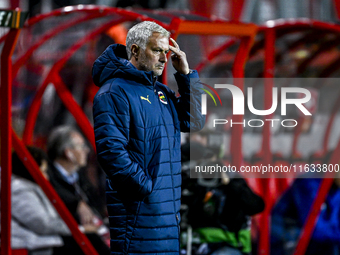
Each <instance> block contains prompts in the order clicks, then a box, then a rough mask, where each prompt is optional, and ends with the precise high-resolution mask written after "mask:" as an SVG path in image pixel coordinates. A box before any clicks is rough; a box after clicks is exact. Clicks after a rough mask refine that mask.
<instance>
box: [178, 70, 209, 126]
mask: <svg viewBox="0 0 340 255" xmlns="http://www.w3.org/2000/svg"><path fill="white" fill-rule="evenodd" d="M175 79H176V82H177V84H178V92H179V94H180V97H178V98H177V102H176V111H177V114H178V118H179V120H180V122H181V131H182V132H195V131H199V130H201V129H202V128H203V127H204V124H205V116H204V115H202V113H201V94H202V93H203V90H201V89H200V88H202V83H201V82H200V80H199V77H198V74H197V71H195V70H193V71H192V73H190V74H188V75H184V74H180V73H176V74H175Z"/></svg>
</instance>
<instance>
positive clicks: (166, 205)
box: [92, 21, 205, 255]
mask: <svg viewBox="0 0 340 255" xmlns="http://www.w3.org/2000/svg"><path fill="white" fill-rule="evenodd" d="M169 37H170V33H169V32H168V31H167V30H165V29H164V28H163V27H161V26H160V25H158V24H156V23H154V22H150V21H144V22H142V23H139V24H137V25H135V26H133V27H132V28H131V29H130V30H129V32H128V34H127V39H126V45H127V46H123V45H119V44H114V45H110V46H109V47H108V48H107V49H106V50H105V51H104V53H103V54H102V55H101V56H100V57H99V58H98V59H97V60H96V61H95V63H94V65H93V69H92V75H93V81H94V83H95V84H96V85H97V86H99V87H100V89H99V91H98V93H97V94H96V96H95V98H94V103H93V117H94V132H95V139H96V147H97V157H98V161H99V163H100V165H101V167H102V168H103V170H104V171H105V173H106V174H107V181H106V190H107V197H106V198H107V208H108V213H109V219H110V235H111V254H169V255H170V254H179V252H180V242H179V234H180V229H179V224H180V213H179V210H180V204H181V148H180V146H181V132H189V131H198V130H200V129H201V128H203V126H204V122H205V118H204V116H202V114H201V102H200V99H201V94H202V90H201V89H200V88H202V84H201V83H200V81H199V78H198V74H197V72H196V71H194V70H190V69H189V64H188V62H187V58H186V54H185V53H184V52H183V51H181V50H180V48H179V45H178V44H177V43H176V42H175V40H173V39H172V38H170V40H171V42H172V44H173V46H171V45H169ZM169 51H171V52H172V55H171V60H172V65H173V67H174V68H175V70H176V71H177V73H176V74H175V79H176V81H177V84H178V91H179V94H180V96H179V97H177V96H176V95H175V93H174V92H173V91H172V90H170V89H169V88H168V87H167V86H166V85H164V84H162V83H160V82H158V81H157V77H158V76H160V75H161V74H162V73H163V70H164V68H165V64H166V62H167V53H168V52H169Z"/></svg>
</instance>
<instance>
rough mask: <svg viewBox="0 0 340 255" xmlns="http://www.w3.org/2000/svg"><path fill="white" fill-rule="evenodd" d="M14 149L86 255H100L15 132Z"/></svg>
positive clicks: (13, 137)
mask: <svg viewBox="0 0 340 255" xmlns="http://www.w3.org/2000/svg"><path fill="white" fill-rule="evenodd" d="M12 140H13V147H14V149H15V151H16V153H17V154H18V156H19V158H20V160H21V161H22V163H23V164H24V165H25V167H26V168H27V170H28V171H29V173H30V174H31V176H32V177H33V179H34V180H35V181H36V183H37V184H38V185H39V186H40V187H41V188H42V190H43V191H44V193H45V194H46V196H47V197H48V199H49V200H50V201H51V203H52V204H53V206H54V207H55V209H56V210H57V211H58V213H59V215H60V217H61V218H62V219H63V220H64V221H65V223H66V224H67V226H68V228H69V229H70V231H71V233H72V235H73V237H74V239H75V241H76V242H77V243H78V245H79V246H80V248H81V249H82V250H83V252H84V254H86V255H98V253H97V251H96V250H95V249H94V248H93V246H92V244H91V243H90V241H89V240H88V239H87V237H86V236H85V235H84V234H83V233H82V232H80V230H79V228H78V223H77V222H76V221H75V219H74V218H73V216H72V214H71V213H70V211H69V210H68V209H67V207H66V205H65V204H64V202H63V201H62V200H61V198H60V197H59V195H58V194H57V192H56V191H55V190H54V188H53V187H52V185H51V184H50V182H49V181H47V180H46V179H45V177H44V176H43V174H42V173H41V171H40V169H39V166H38V164H37V163H36V162H35V160H34V158H33V157H32V156H31V154H30V153H29V151H28V150H27V148H26V147H25V145H24V144H23V143H22V142H21V141H20V139H19V138H18V137H17V135H16V134H15V132H14V131H12Z"/></svg>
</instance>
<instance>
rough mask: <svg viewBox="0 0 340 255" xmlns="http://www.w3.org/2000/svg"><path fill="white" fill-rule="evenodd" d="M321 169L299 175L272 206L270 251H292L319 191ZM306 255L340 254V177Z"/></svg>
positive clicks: (276, 253)
mask: <svg viewBox="0 0 340 255" xmlns="http://www.w3.org/2000/svg"><path fill="white" fill-rule="evenodd" d="M320 177H321V175H320V174H319V173H307V174H305V175H303V176H302V178H297V179H296V180H295V181H294V182H293V184H292V185H291V186H290V187H289V188H288V189H287V190H286V191H285V192H284V193H283V195H282V197H281V198H280V199H279V200H278V202H277V203H276V204H275V206H274V207H273V210H272V217H271V222H272V224H271V240H270V241H271V244H270V245H271V254H272V255H290V254H293V252H294V250H295V248H296V245H297V241H298V240H299V236H300V232H301V229H302V227H303V226H304V223H305V221H306V219H307V217H308V214H309V213H310V208H311V207H312V205H313V201H314V199H315V197H316V196H317V193H318V191H319V188H320V185H321V182H322V178H320ZM305 254H306V255H319V254H327V255H338V254H340V178H339V175H338V176H337V177H336V178H334V183H333V185H332V187H331V189H330V190H329V192H328V195H327V197H326V200H325V201H324V203H323V205H322V207H321V210H320V214H319V216H318V219H317V221H316V225H315V228H314V231H313V234H312V236H311V239H310V241H309V245H308V248H307V250H306V253H305Z"/></svg>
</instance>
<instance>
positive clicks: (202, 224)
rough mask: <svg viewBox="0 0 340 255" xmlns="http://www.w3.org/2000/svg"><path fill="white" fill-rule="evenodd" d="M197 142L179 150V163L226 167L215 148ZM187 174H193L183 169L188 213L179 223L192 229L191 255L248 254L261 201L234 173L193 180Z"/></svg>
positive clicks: (208, 175)
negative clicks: (253, 219) (187, 162)
mask: <svg viewBox="0 0 340 255" xmlns="http://www.w3.org/2000/svg"><path fill="white" fill-rule="evenodd" d="M196 138H197V137H195V140H196V141H191V142H189V143H186V144H184V145H183V146H182V154H183V158H182V159H183V160H188V159H190V160H191V161H192V162H191V164H190V165H191V168H195V166H201V167H203V166H204V165H205V166H216V165H219V166H224V165H225V164H224V162H223V161H222V160H221V159H220V158H219V156H218V155H220V154H221V153H220V152H219V151H218V150H217V148H216V147H213V148H210V147H208V146H204V145H203V144H202V143H200V142H197V139H196ZM203 138H204V137H203ZM200 141H207V139H200ZM190 149H191V150H190ZM193 162H194V163H193ZM184 166H187V164H184ZM187 170H189V171H190V170H191V171H194V170H193V169H184V173H183V192H184V198H183V204H186V205H187V208H188V209H187V212H186V213H185V214H186V215H185V217H182V219H183V221H186V222H185V223H184V224H188V225H189V226H190V227H192V231H193V238H192V240H193V249H192V251H193V253H192V254H204V255H208V254H212V255H222V254H223V255H242V254H251V251H252V240H251V216H253V215H255V214H258V213H260V212H262V211H263V210H264V206H265V204H264V201H263V199H262V198H261V197H260V196H259V195H257V194H256V193H255V192H253V191H252V190H251V188H250V187H249V186H248V185H247V183H246V181H245V180H244V179H243V178H242V176H240V175H237V173H215V174H210V173H207V174H206V175H205V174H202V173H201V175H200V176H198V178H196V179H195V178H190V176H188V175H190V174H189V173H188V171H187ZM191 177H193V175H191ZM186 227H187V226H186Z"/></svg>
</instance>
